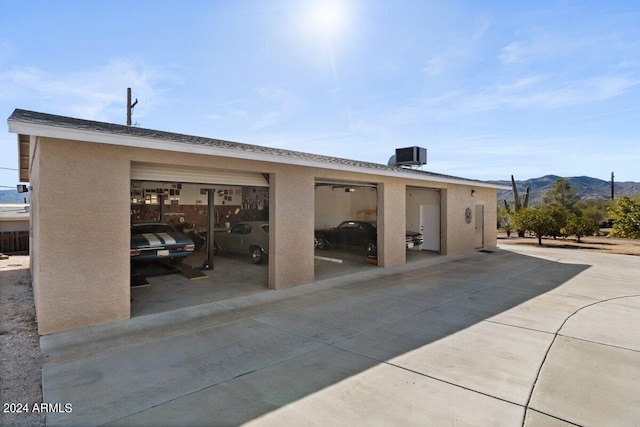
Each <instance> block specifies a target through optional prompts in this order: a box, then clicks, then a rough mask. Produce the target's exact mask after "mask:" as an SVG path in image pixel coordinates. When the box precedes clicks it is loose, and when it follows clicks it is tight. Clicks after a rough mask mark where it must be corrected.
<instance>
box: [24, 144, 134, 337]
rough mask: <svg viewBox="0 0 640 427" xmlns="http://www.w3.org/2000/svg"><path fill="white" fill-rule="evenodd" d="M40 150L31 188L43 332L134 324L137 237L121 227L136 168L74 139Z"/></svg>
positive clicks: (114, 152)
mask: <svg viewBox="0 0 640 427" xmlns="http://www.w3.org/2000/svg"><path fill="white" fill-rule="evenodd" d="M38 150H39V153H38V155H37V156H36V157H39V161H36V162H34V163H33V165H32V169H33V170H32V174H31V177H30V182H31V185H32V186H33V188H34V190H33V192H34V194H33V195H35V197H34V199H35V202H36V203H35V206H34V207H35V212H34V214H33V217H32V219H33V221H34V230H35V234H34V239H33V246H32V248H33V250H34V252H33V259H32V261H33V262H34V264H33V270H32V273H33V279H34V284H35V286H34V291H35V292H34V293H35V294H36V297H35V299H36V300H37V308H38V311H37V316H38V331H39V333H40V334H41V335H44V334H48V333H52V332H58V331H64V330H69V329H75V328H78V327H81V326H87V325H91V324H97V323H103V322H106V321H113V320H119V319H128V318H129V315H130V283H129V269H128V268H123V267H124V266H128V265H129V257H130V256H129V253H128V252H129V251H128V249H129V241H130V231H129V227H128V226H117V224H128V222H129V214H130V205H129V192H128V191H126V190H125V191H123V189H127V188H129V185H130V180H129V161H128V160H127V159H125V158H123V157H122V156H119V155H118V150H113V149H108V150H104V149H102V147H101V146H99V145H97V144H89V143H82V142H74V141H67V140H55V139H48V138H40V142H39V144H38ZM45 159H46V163H45V162H44V160H45ZM62 171H64V172H62ZM33 195H32V197H33ZM45 230H46V232H44V231H45Z"/></svg>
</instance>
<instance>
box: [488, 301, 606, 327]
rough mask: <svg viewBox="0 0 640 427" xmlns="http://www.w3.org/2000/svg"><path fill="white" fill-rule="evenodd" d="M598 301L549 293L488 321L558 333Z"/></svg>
mask: <svg viewBox="0 0 640 427" xmlns="http://www.w3.org/2000/svg"><path fill="white" fill-rule="evenodd" d="M596 301H597V300H595V299H588V298H574V297H569V296H561V295H557V294H553V293H547V294H543V295H540V296H536V297H533V298H531V299H529V300H528V301H524V302H523V303H522V304H519V305H517V306H515V307H513V308H510V309H509V310H506V311H503V312H502V313H499V314H497V315H495V316H493V317H490V318H489V319H488V320H490V321H492V322H497V323H503V324H505V325H511V326H520V327H523V328H529V329H535V330H537V331H543V332H550V333H556V332H557V331H558V330H559V329H560V327H561V326H562V324H563V323H564V321H565V320H566V319H567V318H568V317H569V316H571V315H572V314H573V313H575V312H576V311H578V310H579V309H581V308H582V307H585V306H587V305H589V304H592V303H594V302H596Z"/></svg>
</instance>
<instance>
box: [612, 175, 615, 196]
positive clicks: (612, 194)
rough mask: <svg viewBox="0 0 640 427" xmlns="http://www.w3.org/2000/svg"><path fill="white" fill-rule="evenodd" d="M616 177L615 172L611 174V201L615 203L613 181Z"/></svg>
mask: <svg viewBox="0 0 640 427" xmlns="http://www.w3.org/2000/svg"><path fill="white" fill-rule="evenodd" d="M613 178H614V175H613V172H611V201H613V199H614V190H615V183H614V181H613Z"/></svg>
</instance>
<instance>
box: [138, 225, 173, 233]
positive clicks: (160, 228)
mask: <svg viewBox="0 0 640 427" xmlns="http://www.w3.org/2000/svg"><path fill="white" fill-rule="evenodd" d="M131 231H132V232H133V234H146V233H171V232H172V231H174V230H173V229H172V228H171V226H169V225H167V224H134V225H133V226H131Z"/></svg>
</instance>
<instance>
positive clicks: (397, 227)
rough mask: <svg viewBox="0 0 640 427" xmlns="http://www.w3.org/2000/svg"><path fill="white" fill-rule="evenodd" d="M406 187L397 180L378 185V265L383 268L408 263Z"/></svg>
mask: <svg viewBox="0 0 640 427" xmlns="http://www.w3.org/2000/svg"><path fill="white" fill-rule="evenodd" d="M405 187H406V186H405V184H404V183H403V182H402V181H401V180H396V179H394V180H389V181H386V182H380V183H379V184H378V265H379V266H381V267H393V266H395V265H402V264H404V263H406V262H407V252H406V249H405V248H406V241H405V233H406V229H407V227H406V215H405V211H406V208H405V204H406V191H405Z"/></svg>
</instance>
